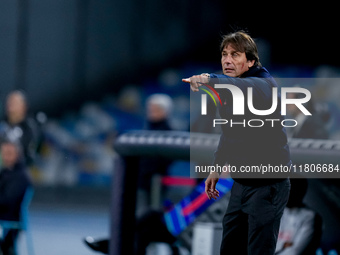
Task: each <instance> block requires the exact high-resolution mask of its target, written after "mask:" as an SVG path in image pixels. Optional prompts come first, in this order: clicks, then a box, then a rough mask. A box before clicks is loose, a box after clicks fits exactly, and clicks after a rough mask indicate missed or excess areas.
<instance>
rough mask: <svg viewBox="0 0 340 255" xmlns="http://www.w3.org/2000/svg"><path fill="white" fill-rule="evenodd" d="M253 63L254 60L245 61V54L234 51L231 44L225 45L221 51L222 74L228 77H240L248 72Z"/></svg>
mask: <svg viewBox="0 0 340 255" xmlns="http://www.w3.org/2000/svg"><path fill="white" fill-rule="evenodd" d="M254 63H255V60H247V58H246V53H244V52H239V51H236V50H235V49H234V48H233V47H232V46H231V44H228V45H226V47H224V49H223V51H222V58H221V64H222V70H223V74H225V75H228V76H230V77H240V76H241V75H242V74H243V73H244V72H246V71H248V70H249V68H250V67H252V66H253V65H254Z"/></svg>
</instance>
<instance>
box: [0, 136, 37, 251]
mask: <svg viewBox="0 0 340 255" xmlns="http://www.w3.org/2000/svg"><path fill="white" fill-rule="evenodd" d="M0 153H1V159H2V167H1V172H0V221H1V220H5V221H19V220H20V209H21V203H22V200H23V197H24V195H25V192H26V189H27V188H28V187H29V186H30V185H31V181H30V178H29V176H28V175H27V171H26V170H25V164H24V163H23V157H22V156H21V155H22V153H21V146H20V144H18V143H16V142H12V141H10V140H4V141H3V142H2V143H1V147H0ZM3 233H4V234H5V235H4V236H2V238H1V240H0V248H1V251H2V254H3V255H11V254H16V253H15V247H14V245H15V241H16V239H17V236H18V233H19V230H8V231H5V230H3Z"/></svg>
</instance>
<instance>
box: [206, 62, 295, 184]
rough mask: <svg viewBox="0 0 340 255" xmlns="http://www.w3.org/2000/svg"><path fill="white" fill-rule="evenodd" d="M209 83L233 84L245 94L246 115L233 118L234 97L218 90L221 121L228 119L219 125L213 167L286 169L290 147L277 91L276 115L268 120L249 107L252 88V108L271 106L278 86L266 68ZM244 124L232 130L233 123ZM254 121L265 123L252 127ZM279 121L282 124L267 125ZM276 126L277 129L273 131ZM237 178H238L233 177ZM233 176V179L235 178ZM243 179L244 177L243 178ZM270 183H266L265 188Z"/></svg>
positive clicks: (218, 77)
mask: <svg viewBox="0 0 340 255" xmlns="http://www.w3.org/2000/svg"><path fill="white" fill-rule="evenodd" d="M210 77H211V79H210V83H211V85H212V86H213V85H214V84H232V85H235V86H237V87H238V88H240V89H241V90H242V92H243V94H244V103H245V106H244V110H245V114H244V115H233V97H232V94H231V92H230V90H229V89H216V90H217V92H218V93H219V95H220V97H221V100H222V106H220V107H219V114H220V117H221V119H227V120H228V122H229V123H228V124H226V125H220V126H221V128H222V135H221V137H220V142H219V145H218V148H217V150H216V152H215V159H214V165H216V164H218V165H220V166H223V165H224V164H225V163H228V164H229V165H231V166H232V165H235V166H237V167H240V166H252V165H261V164H263V165H268V164H271V165H281V164H282V165H287V164H288V163H289V162H290V153H289V147H288V145H287V134H286V130H285V128H284V127H282V125H281V121H282V120H283V119H284V118H283V116H282V115H281V99H280V98H281V97H280V93H279V91H278V104H277V108H276V110H275V112H274V113H272V114H270V115H266V116H258V115H255V114H253V113H251V112H250V111H249V109H248V104H247V94H248V93H247V88H248V87H252V88H253V105H254V108H255V109H258V110H267V109H270V107H271V106H272V101H273V99H272V88H273V87H277V84H276V82H275V80H274V79H273V77H272V76H271V75H270V74H269V72H268V71H267V70H266V69H265V68H263V67H258V66H256V67H252V68H250V69H249V70H248V71H247V72H245V73H244V74H243V75H242V77H241V78H233V77H229V76H227V75H218V74H211V75H210ZM231 119H232V121H233V122H234V123H235V122H238V123H243V122H245V126H246V127H244V126H243V124H242V125H241V124H235V125H233V126H232V127H230V120H231ZM251 119H257V120H262V121H263V123H264V125H263V126H262V127H249V126H248V121H249V120H251ZM266 119H276V120H279V121H275V122H272V121H266ZM260 124H261V122H260V121H253V122H251V125H260ZM272 125H274V127H272ZM234 176H237V175H235V174H234ZM234 176H233V175H232V177H233V178H234ZM243 177H244V176H243ZM234 179H235V181H238V182H240V183H243V184H246V185H253V184H254V185H255V184H259V183H261V182H259V180H255V179H254V180H251V179H243V178H242V179H238V178H234ZM265 183H267V182H266V181H264V182H263V184H265Z"/></svg>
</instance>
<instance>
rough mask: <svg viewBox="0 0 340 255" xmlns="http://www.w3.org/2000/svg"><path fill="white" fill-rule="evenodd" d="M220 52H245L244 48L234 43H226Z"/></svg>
mask: <svg viewBox="0 0 340 255" xmlns="http://www.w3.org/2000/svg"><path fill="white" fill-rule="evenodd" d="M222 52H242V53H243V52H245V49H244V47H242V46H241V45H240V44H237V43H235V42H227V43H226V45H225V46H224V48H223V49H222Z"/></svg>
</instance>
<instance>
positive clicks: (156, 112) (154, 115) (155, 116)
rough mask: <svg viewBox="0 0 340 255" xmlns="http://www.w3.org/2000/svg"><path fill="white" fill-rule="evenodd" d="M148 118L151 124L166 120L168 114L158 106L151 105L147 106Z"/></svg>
mask: <svg viewBox="0 0 340 255" xmlns="http://www.w3.org/2000/svg"><path fill="white" fill-rule="evenodd" d="M147 118H148V120H149V121H151V122H158V121H162V120H164V119H166V112H165V111H164V109H163V108H162V107H160V106H159V105H157V104H153V103H149V104H148V105H147Z"/></svg>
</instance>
